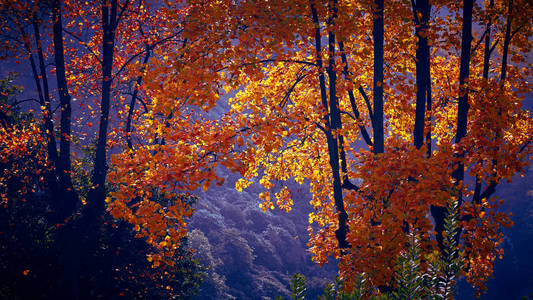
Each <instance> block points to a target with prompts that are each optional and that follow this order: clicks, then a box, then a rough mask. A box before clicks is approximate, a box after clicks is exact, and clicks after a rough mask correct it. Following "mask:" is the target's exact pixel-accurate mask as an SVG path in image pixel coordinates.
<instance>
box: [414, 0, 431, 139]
mask: <svg viewBox="0 0 533 300" xmlns="http://www.w3.org/2000/svg"><path fill="white" fill-rule="evenodd" d="M414 10H415V11H414V15H415V24H416V36H417V38H418V45H417V48H416V114H415V128H414V132H413V137H414V144H415V146H416V148H417V149H420V148H421V147H422V145H424V126H425V122H426V105H429V108H431V104H430V103H429V102H428V101H427V100H428V92H429V89H430V84H429V83H430V77H429V76H430V72H429V45H428V39H427V35H428V28H429V26H428V25H429V14H430V6H429V1H428V0H418V1H416V6H415V7H414Z"/></svg>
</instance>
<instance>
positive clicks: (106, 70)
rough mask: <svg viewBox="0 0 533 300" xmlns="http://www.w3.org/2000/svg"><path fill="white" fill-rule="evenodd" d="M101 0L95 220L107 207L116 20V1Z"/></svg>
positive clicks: (92, 199)
mask: <svg viewBox="0 0 533 300" xmlns="http://www.w3.org/2000/svg"><path fill="white" fill-rule="evenodd" d="M107 3H108V1H106V0H103V1H102V29H103V40H102V100H101V103H100V126H99V129H98V140H97V143H96V155H95V159H94V169H93V174H92V184H93V189H92V190H91V192H90V193H89V202H90V203H88V206H89V207H88V210H89V211H88V214H89V215H90V219H92V220H94V219H95V218H98V217H100V216H102V214H103V212H104V208H105V196H106V190H105V180H106V176H107V154H106V152H107V128H108V125H109V108H110V103H111V83H112V70H113V55H114V50H115V29H116V25H117V24H116V22H117V5H118V4H117V0H111V3H110V5H108V4H107Z"/></svg>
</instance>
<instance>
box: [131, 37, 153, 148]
mask: <svg viewBox="0 0 533 300" xmlns="http://www.w3.org/2000/svg"><path fill="white" fill-rule="evenodd" d="M149 59H150V47H148V45H147V46H146V55H145V56H144V59H143V66H146V64H147V63H148V60H149ZM141 82H142V76H141V75H139V76H138V77H137V80H136V81H135V87H134V90H133V95H132V96H131V101H130V108H129V111H128V118H127V120H126V141H127V143H128V148H130V149H131V148H132V147H133V144H132V142H131V121H132V118H133V112H134V111H135V103H136V102H137V97H138V95H139V86H140V85H141Z"/></svg>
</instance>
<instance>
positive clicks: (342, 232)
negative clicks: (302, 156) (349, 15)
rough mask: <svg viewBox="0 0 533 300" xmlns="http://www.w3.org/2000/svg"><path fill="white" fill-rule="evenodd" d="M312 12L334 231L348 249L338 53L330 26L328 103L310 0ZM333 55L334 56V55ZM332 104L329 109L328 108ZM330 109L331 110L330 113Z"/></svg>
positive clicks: (332, 8) (332, 9)
mask: <svg viewBox="0 0 533 300" xmlns="http://www.w3.org/2000/svg"><path fill="white" fill-rule="evenodd" d="M335 4H336V3H335V1H330V2H329V9H330V12H331V13H332V15H331V17H330V18H329V20H328V22H330V24H333V22H334V17H335V14H336V7H335ZM311 13H312V17H313V23H314V24H315V28H316V29H315V49H316V64H317V67H318V72H319V75H318V77H319V84H320V96H321V100H322V105H323V107H324V113H325V117H324V119H325V123H326V124H325V125H326V126H325V128H324V131H325V134H326V139H327V143H328V153H329V163H330V166H331V171H332V174H333V197H334V201H335V207H336V209H337V211H338V212H339V228H338V229H337V231H336V232H335V236H336V237H337V240H338V242H339V248H341V249H346V248H349V246H350V245H349V244H348V242H347V241H346V232H347V228H346V220H347V218H348V216H347V214H346V211H345V210H344V202H343V196H342V181H341V178H340V166H339V144H338V137H337V136H336V135H334V134H333V132H332V129H334V128H340V127H341V120H340V111H339V108H338V104H337V97H336V93H335V88H336V73H335V62H334V54H335V49H334V48H335V34H334V33H333V32H332V31H331V30H330V31H329V33H328V43H329V47H328V50H329V53H330V60H329V63H328V68H327V72H328V75H329V88H330V90H329V92H330V93H329V96H330V103H329V104H328V99H327V98H328V94H327V89H326V80H325V76H324V73H323V71H322V69H323V63H322V58H321V54H320V52H321V49H322V44H321V37H320V27H319V24H320V23H319V20H318V14H317V11H316V8H315V7H314V4H313V3H311ZM332 55H333V56H332ZM328 107H329V109H328ZM328 110H329V113H328Z"/></svg>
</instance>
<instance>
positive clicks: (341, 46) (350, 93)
mask: <svg viewBox="0 0 533 300" xmlns="http://www.w3.org/2000/svg"><path fill="white" fill-rule="evenodd" d="M338 44H339V50H340V52H341V58H342V63H343V64H344V68H343V74H344V80H351V79H350V78H349V75H350V74H349V71H348V59H347V58H346V53H345V52H344V43H343V42H341V41H339V42H338ZM348 98H349V99H350V105H351V106H352V111H353V113H354V116H355V118H356V119H357V122H360V121H361V120H360V116H361V114H360V113H359V109H358V108H357V104H355V96H354V94H353V90H351V89H350V90H348ZM369 115H370V116H371V119H372V113H371V112H369ZM358 126H359V130H360V131H361V135H362V136H363V140H364V141H365V142H366V144H367V145H369V146H372V145H373V143H372V140H371V139H370V135H368V131H367V130H366V127H365V126H363V125H361V124H358Z"/></svg>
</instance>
